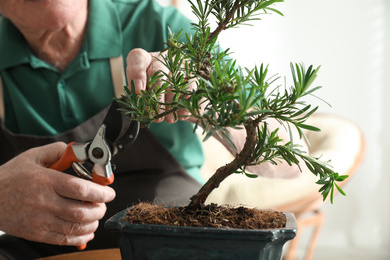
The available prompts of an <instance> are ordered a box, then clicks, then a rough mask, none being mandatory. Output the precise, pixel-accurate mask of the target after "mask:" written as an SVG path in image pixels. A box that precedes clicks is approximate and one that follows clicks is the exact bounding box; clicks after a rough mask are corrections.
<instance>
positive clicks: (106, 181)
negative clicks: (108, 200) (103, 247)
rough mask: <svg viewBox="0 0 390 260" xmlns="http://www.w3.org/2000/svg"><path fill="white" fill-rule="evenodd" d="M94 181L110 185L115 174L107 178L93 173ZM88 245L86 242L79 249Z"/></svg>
mask: <svg viewBox="0 0 390 260" xmlns="http://www.w3.org/2000/svg"><path fill="white" fill-rule="evenodd" d="M92 181H93V182H95V183H98V184H100V185H104V186H107V185H110V184H111V183H113V182H114V174H111V176H110V177H109V178H106V177H103V176H100V175H97V174H95V173H92ZM86 247H87V244H84V245H82V246H78V247H77V249H78V250H84V249H85V248H86Z"/></svg>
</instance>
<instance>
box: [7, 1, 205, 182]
mask: <svg viewBox="0 0 390 260" xmlns="http://www.w3.org/2000/svg"><path fill="white" fill-rule="evenodd" d="M0 18H1V16H0ZM168 27H170V28H171V29H172V31H179V30H180V29H182V28H183V27H184V29H185V30H186V31H187V32H189V31H190V21H189V20H188V19H187V18H185V17H184V16H183V15H182V14H181V13H179V12H178V11H177V10H176V9H175V8H173V7H168V8H162V7H161V6H159V5H158V4H157V3H156V2H155V1H153V0H99V1H89V18H88V26H87V32H86V36H85V39H84V42H83V45H82V47H81V50H80V52H79V53H78V55H77V56H76V57H75V59H74V60H73V61H72V62H71V64H70V65H69V66H68V67H67V68H66V70H65V71H63V72H59V71H58V70H57V69H56V68H54V67H53V66H51V65H49V64H47V63H46V62H44V61H42V60H40V59H38V58H37V57H35V56H34V55H33V53H32V52H31V50H30V48H29V47H28V45H27V43H26V41H25V40H24V38H23V36H22V35H21V34H20V33H19V31H18V30H17V29H16V28H15V27H14V26H13V24H12V23H11V22H10V21H9V20H8V19H5V18H4V17H3V18H2V19H0V74H1V77H2V79H3V85H4V104H5V122H4V123H5V125H6V127H7V128H8V129H9V130H11V131H12V132H14V133H21V134H30V135H39V136H44V135H51V136H53V135H57V134H59V133H62V132H64V131H67V130H70V129H72V128H74V127H76V126H77V125H79V124H80V123H82V122H84V121H85V120H87V119H89V118H90V117H92V116H94V115H95V114H96V113H98V112H99V111H100V110H102V109H103V108H104V107H106V106H107V105H109V104H110V103H111V102H112V98H113V96H114V89H113V83H112V78H111V73H110V65H109V58H110V57H117V56H119V55H123V57H124V58H126V56H127V54H128V53H129V51H130V50H132V49H134V48H138V47H139V48H143V49H145V50H147V51H159V50H162V49H163V48H164V47H165V46H164V42H166V39H167V36H168ZM192 130H193V125H192V124H190V123H188V122H178V123H175V124H167V123H165V122H164V123H160V124H153V125H152V126H151V131H152V132H153V133H154V134H155V136H156V137H157V138H158V139H159V140H160V141H161V142H162V144H163V145H164V146H165V147H166V148H167V150H168V151H169V152H171V154H172V155H173V156H174V157H175V158H176V159H177V160H178V161H179V163H180V164H181V165H182V166H183V167H184V168H185V169H186V170H187V171H188V172H189V173H190V175H192V176H193V177H194V178H195V179H197V180H198V181H200V182H202V179H201V176H200V172H199V169H200V167H201V165H202V164H203V161H204V156H203V152H202V147H201V143H200V141H199V139H198V138H197V137H196V135H194V134H193V132H192Z"/></svg>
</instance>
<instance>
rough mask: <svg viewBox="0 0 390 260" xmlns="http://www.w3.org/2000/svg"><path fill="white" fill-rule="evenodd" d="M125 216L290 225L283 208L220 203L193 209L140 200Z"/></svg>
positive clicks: (184, 222) (165, 221) (138, 220)
mask: <svg viewBox="0 0 390 260" xmlns="http://www.w3.org/2000/svg"><path fill="white" fill-rule="evenodd" d="M123 220H125V221H128V222H130V223H134V224H158V225H175V226H194V227H217V228H244V229H270V228H283V227H285V226H286V216H285V215H284V214H283V213H280V212H276V211H268V210H258V209H251V208H246V207H230V206H218V205H216V204H210V205H207V206H204V207H202V208H201V209H196V210H191V209H188V208H186V207H164V206H161V205H155V204H148V203H139V204H137V205H134V206H133V207H131V208H130V209H129V210H128V211H127V214H126V216H125V217H124V218H123Z"/></svg>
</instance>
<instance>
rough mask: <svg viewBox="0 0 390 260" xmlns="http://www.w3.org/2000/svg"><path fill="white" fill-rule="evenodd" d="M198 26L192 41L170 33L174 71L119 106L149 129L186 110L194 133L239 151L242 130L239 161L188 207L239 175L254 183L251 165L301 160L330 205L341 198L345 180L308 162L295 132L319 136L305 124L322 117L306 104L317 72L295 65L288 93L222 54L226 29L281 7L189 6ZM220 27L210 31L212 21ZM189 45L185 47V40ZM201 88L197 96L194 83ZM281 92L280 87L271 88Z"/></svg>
mask: <svg viewBox="0 0 390 260" xmlns="http://www.w3.org/2000/svg"><path fill="white" fill-rule="evenodd" d="M189 2H190V4H191V8H192V11H193V13H194V14H195V15H196V17H197V19H198V22H197V23H193V24H192V26H193V29H194V30H193V34H192V35H189V34H185V35H183V33H182V31H180V32H179V33H172V32H171V33H170V37H169V39H167V47H166V49H165V50H163V51H162V53H161V54H162V55H161V56H160V58H159V59H160V61H161V62H162V63H163V64H164V65H165V66H166V67H167V68H168V71H169V72H163V71H158V72H157V73H155V74H154V75H151V76H150V79H149V86H153V87H151V88H150V89H149V90H146V91H142V93H140V94H136V92H135V88H134V85H133V84H131V90H132V91H130V90H129V89H128V88H127V87H125V93H126V95H125V96H124V97H123V98H122V99H119V100H118V102H120V103H122V104H123V105H124V106H125V111H126V113H129V114H132V118H133V119H135V120H137V121H139V122H141V124H142V125H144V126H148V125H149V124H151V123H152V122H153V121H155V120H156V119H158V118H161V117H163V116H165V115H167V114H169V113H173V114H174V115H175V116H176V118H177V117H178V114H177V112H178V110H180V109H186V110H188V111H189V112H190V113H191V116H192V117H193V118H195V121H196V122H195V124H194V132H195V130H196V129H197V128H198V127H201V128H202V129H203V131H204V134H205V139H208V138H209V137H211V136H217V137H219V138H221V139H225V140H226V141H227V142H228V143H229V144H230V145H231V146H232V147H233V148H234V149H236V148H235V146H234V144H233V142H232V141H231V136H230V134H229V131H228V129H229V128H245V130H246V141H245V144H244V146H243V149H242V150H241V151H237V155H236V156H235V158H234V160H233V161H231V162H230V163H228V164H226V165H225V166H222V167H220V168H219V169H218V170H217V171H216V172H215V173H214V175H212V177H210V179H209V180H208V181H207V182H206V183H205V184H204V185H203V187H202V188H201V189H200V190H199V192H198V193H197V194H195V195H194V196H193V197H192V198H191V201H190V204H189V205H188V206H187V207H188V208H199V207H201V206H202V205H203V204H204V203H205V201H206V199H207V197H208V195H209V194H210V193H211V192H212V191H213V190H214V189H216V188H217V187H218V186H219V185H220V183H221V182H222V181H223V180H224V179H225V178H227V177H228V176H229V175H231V174H236V173H241V174H244V175H246V176H248V177H251V178H254V177H256V175H253V174H251V173H249V172H248V171H247V167H248V166H254V165H258V164H261V163H264V162H270V163H272V164H278V163H287V164H289V165H290V166H291V165H294V164H295V165H298V166H299V161H300V160H299V159H301V161H303V162H304V163H305V164H306V166H307V168H308V169H309V170H310V171H311V172H312V173H313V174H315V175H316V176H318V178H319V180H318V181H317V183H318V184H319V185H321V188H320V189H319V192H321V193H322V195H323V199H324V200H325V199H326V198H327V197H328V195H329V194H330V200H331V202H332V203H333V193H334V190H335V188H336V189H337V190H338V191H339V192H340V193H341V194H343V195H345V194H344V192H343V191H342V190H341V188H340V187H339V186H338V185H337V183H336V182H339V181H343V180H344V179H345V178H347V177H348V176H345V175H343V176H339V174H338V173H336V172H334V171H333V170H332V169H331V168H330V167H329V164H328V162H324V161H321V160H320V159H319V158H314V157H311V156H310V155H308V154H306V153H305V152H303V151H302V150H301V147H299V146H298V145H296V144H294V140H293V139H292V134H291V131H292V129H293V128H295V129H296V130H297V131H298V133H299V135H300V138H305V139H306V140H307V138H306V136H305V134H304V133H303V129H308V130H312V131H320V129H318V128H316V127H315V126H311V125H308V124H306V123H305V122H306V120H307V119H308V118H309V117H310V116H311V115H312V114H313V113H314V112H315V111H316V110H317V108H318V107H312V106H311V105H310V104H307V103H306V102H305V101H304V100H303V98H304V97H306V96H308V95H313V93H314V92H315V91H317V90H318V89H319V88H320V87H312V83H313V81H314V79H315V78H316V76H317V73H318V70H319V67H316V68H315V67H313V66H309V67H308V68H307V69H306V68H305V66H304V65H303V64H291V72H292V79H293V84H292V85H291V86H290V87H287V86H283V85H276V84H277V81H278V79H279V78H278V77H276V76H273V77H268V75H267V73H268V66H267V65H263V64H262V65H260V66H256V67H255V68H251V69H248V68H240V67H239V66H238V65H237V63H236V61H235V60H234V59H232V58H230V57H229V49H226V50H222V49H221V48H220V47H219V45H218V42H217V40H218V36H219V34H220V33H222V32H223V31H224V30H226V29H230V28H234V27H237V26H239V25H243V24H246V23H247V22H250V21H252V20H258V19H259V18H258V17H257V16H258V15H259V14H264V13H276V14H279V15H282V14H281V13H280V12H279V11H278V10H276V9H274V8H273V7H272V5H273V4H275V3H277V2H283V0H203V1H202V0H196V2H195V0H194V2H192V1H191V0H189ZM211 16H214V17H215V18H216V20H217V25H216V26H214V27H215V28H213V29H211V26H210V23H209V20H210V17H211ZM184 40H185V41H184ZM193 81H196V84H197V87H196V89H190V88H189V82H193ZM274 85H276V86H274ZM167 91H169V92H171V93H172V94H173V96H174V98H173V100H172V102H161V101H160V100H161V99H160V98H159V96H160V95H163V93H166V92H167ZM267 119H276V120H277V121H278V122H280V123H281V125H282V126H283V127H285V128H286V129H288V131H289V132H290V140H288V141H287V142H282V141H283V140H282V139H281V138H280V137H279V136H278V131H279V129H275V130H270V129H269V127H268V124H267V121H266V120H267Z"/></svg>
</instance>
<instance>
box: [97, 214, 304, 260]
mask: <svg viewBox="0 0 390 260" xmlns="http://www.w3.org/2000/svg"><path fill="white" fill-rule="evenodd" d="M125 214H126V210H123V211H121V212H119V213H118V214H116V215H114V216H113V217H111V218H110V219H109V220H108V221H107V222H106V223H105V228H106V229H107V230H110V231H112V232H116V233H117V234H118V239H119V247H120V251H121V255H122V260H179V259H180V260H184V259H186V260H214V259H215V260H222V259H223V260H229V259H234V260H238V259H242V260H252V259H253V260H254V259H256V260H279V259H281V256H282V249H283V245H284V244H285V243H286V242H287V241H288V240H291V239H293V238H294V237H295V235H296V232H297V222H296V219H295V217H294V215H293V214H292V213H284V214H285V215H286V217H287V224H286V227H285V228H282V229H263V230H248V229H227V228H201V227H182V226H164V225H149V224H131V223H129V222H126V221H124V220H122V218H123V216H124V215H125Z"/></svg>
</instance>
